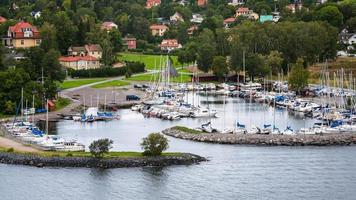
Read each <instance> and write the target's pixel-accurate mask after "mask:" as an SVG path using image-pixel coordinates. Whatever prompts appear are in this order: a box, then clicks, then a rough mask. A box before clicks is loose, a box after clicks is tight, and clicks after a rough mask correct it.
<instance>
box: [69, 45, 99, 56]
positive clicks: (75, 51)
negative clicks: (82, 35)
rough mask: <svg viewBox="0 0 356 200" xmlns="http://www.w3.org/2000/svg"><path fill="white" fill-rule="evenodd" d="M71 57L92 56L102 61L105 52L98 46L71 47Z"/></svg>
mask: <svg viewBox="0 0 356 200" xmlns="http://www.w3.org/2000/svg"><path fill="white" fill-rule="evenodd" d="M68 55H69V56H92V57H94V58H96V59H98V60H100V59H101V57H102V55H103V50H102V48H101V46H100V45H98V44H86V45H84V46H81V47H69V48H68Z"/></svg>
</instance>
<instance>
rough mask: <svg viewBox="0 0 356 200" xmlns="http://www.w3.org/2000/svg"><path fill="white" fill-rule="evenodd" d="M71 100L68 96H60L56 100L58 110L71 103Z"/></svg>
mask: <svg viewBox="0 0 356 200" xmlns="http://www.w3.org/2000/svg"><path fill="white" fill-rule="evenodd" d="M70 102H71V101H70V100H69V99H66V98H62V97H59V98H58V99H57V101H56V110H61V109H62V108H64V107H66V106H68V105H69V104H70Z"/></svg>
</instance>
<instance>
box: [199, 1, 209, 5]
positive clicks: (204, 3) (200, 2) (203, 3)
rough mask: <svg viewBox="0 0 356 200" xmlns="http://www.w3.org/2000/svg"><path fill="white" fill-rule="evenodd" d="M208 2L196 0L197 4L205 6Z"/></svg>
mask: <svg viewBox="0 0 356 200" xmlns="http://www.w3.org/2000/svg"><path fill="white" fill-rule="evenodd" d="M206 4H208V0H197V5H198V6H206Z"/></svg>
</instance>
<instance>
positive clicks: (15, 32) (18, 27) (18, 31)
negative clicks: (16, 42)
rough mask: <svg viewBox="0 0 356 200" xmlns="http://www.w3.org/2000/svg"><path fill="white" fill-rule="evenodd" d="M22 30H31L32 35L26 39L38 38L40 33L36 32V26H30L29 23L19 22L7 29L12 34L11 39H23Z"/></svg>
mask: <svg viewBox="0 0 356 200" xmlns="http://www.w3.org/2000/svg"><path fill="white" fill-rule="evenodd" d="M24 29H31V30H32V33H33V35H32V36H31V37H26V38H39V37H40V32H39V31H38V29H37V27H36V26H32V25H31V24H30V23H28V22H25V21H21V22H19V23H17V24H15V25H14V26H10V27H9V31H10V32H11V33H12V37H13V38H25V34H24V31H23V30H24Z"/></svg>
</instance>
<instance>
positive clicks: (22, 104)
mask: <svg viewBox="0 0 356 200" xmlns="http://www.w3.org/2000/svg"><path fill="white" fill-rule="evenodd" d="M21 120H22V121H23V120H24V119H23V88H21Z"/></svg>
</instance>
